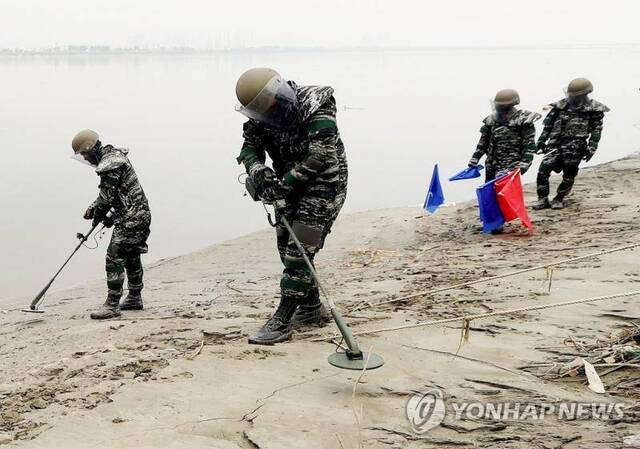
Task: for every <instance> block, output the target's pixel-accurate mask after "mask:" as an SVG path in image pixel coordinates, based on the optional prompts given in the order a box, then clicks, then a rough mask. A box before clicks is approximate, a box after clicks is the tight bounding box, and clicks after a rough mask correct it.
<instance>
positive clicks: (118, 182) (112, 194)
mask: <svg viewBox="0 0 640 449" xmlns="http://www.w3.org/2000/svg"><path fill="white" fill-rule="evenodd" d="M99 151H100V156H101V159H100V162H99V163H98V167H97V168H96V173H98V176H100V185H99V188H100V194H99V195H98V198H97V199H96V200H95V201H94V202H93V207H94V209H95V213H94V215H95V217H96V218H97V219H102V218H104V216H105V215H106V214H107V212H108V211H109V209H110V208H113V209H114V210H115V223H116V226H123V227H124V228H125V229H139V228H143V227H146V226H149V223H150V221H151V212H150V210H149V202H148V201H147V197H146V196H145V194H144V191H143V190H142V186H141V185H140V182H139V181H138V176H137V175H136V172H135V170H134V169H133V167H132V166H131V162H130V161H129V159H128V158H127V153H128V152H129V151H128V150H126V149H121V148H114V147H113V146H111V145H106V146H103V147H102V148H100V150H99Z"/></svg>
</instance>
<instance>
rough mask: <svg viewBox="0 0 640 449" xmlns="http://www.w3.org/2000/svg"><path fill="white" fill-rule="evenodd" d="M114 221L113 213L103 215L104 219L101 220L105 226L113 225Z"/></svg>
mask: <svg viewBox="0 0 640 449" xmlns="http://www.w3.org/2000/svg"><path fill="white" fill-rule="evenodd" d="M114 221H115V220H114V218H113V215H111V216H106V217H104V220H102V224H104V227H105V228H110V227H112V226H113V223H114Z"/></svg>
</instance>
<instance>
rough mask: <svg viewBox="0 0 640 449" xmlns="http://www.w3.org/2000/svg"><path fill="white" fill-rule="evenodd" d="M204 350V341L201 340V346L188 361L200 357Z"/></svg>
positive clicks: (190, 355)
mask: <svg viewBox="0 0 640 449" xmlns="http://www.w3.org/2000/svg"><path fill="white" fill-rule="evenodd" d="M202 348H204V340H201V341H200V345H198V347H197V348H196V349H195V350H194V351H193V352H192V353H191V354H189V355H188V356H187V357H186V358H187V360H193V359H195V358H196V357H198V355H199V354H200V353H201V352H202Z"/></svg>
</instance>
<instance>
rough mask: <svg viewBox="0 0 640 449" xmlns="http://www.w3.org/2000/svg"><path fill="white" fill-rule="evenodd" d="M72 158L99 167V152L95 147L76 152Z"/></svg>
mask: <svg viewBox="0 0 640 449" xmlns="http://www.w3.org/2000/svg"><path fill="white" fill-rule="evenodd" d="M71 158H72V159H73V160H75V161H78V162H80V163H82V164H85V165H88V166H90V167H97V166H98V163H99V162H100V161H99V159H98V152H97V149H96V148H95V147H94V148H92V149H91V150H88V151H83V152H81V153H75V154H74V155H73V156H71Z"/></svg>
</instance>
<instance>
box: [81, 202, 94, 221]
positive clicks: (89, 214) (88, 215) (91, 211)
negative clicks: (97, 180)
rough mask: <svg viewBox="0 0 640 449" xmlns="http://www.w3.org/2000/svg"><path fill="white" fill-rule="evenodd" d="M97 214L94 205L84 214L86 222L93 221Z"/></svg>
mask: <svg viewBox="0 0 640 449" xmlns="http://www.w3.org/2000/svg"><path fill="white" fill-rule="evenodd" d="M95 212H96V208H95V207H93V204H92V205H91V206H89V207H88V208H87V210H86V211H85V212H84V215H83V218H84V219H85V220H91V219H92V218H93V216H94V215H95Z"/></svg>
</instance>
